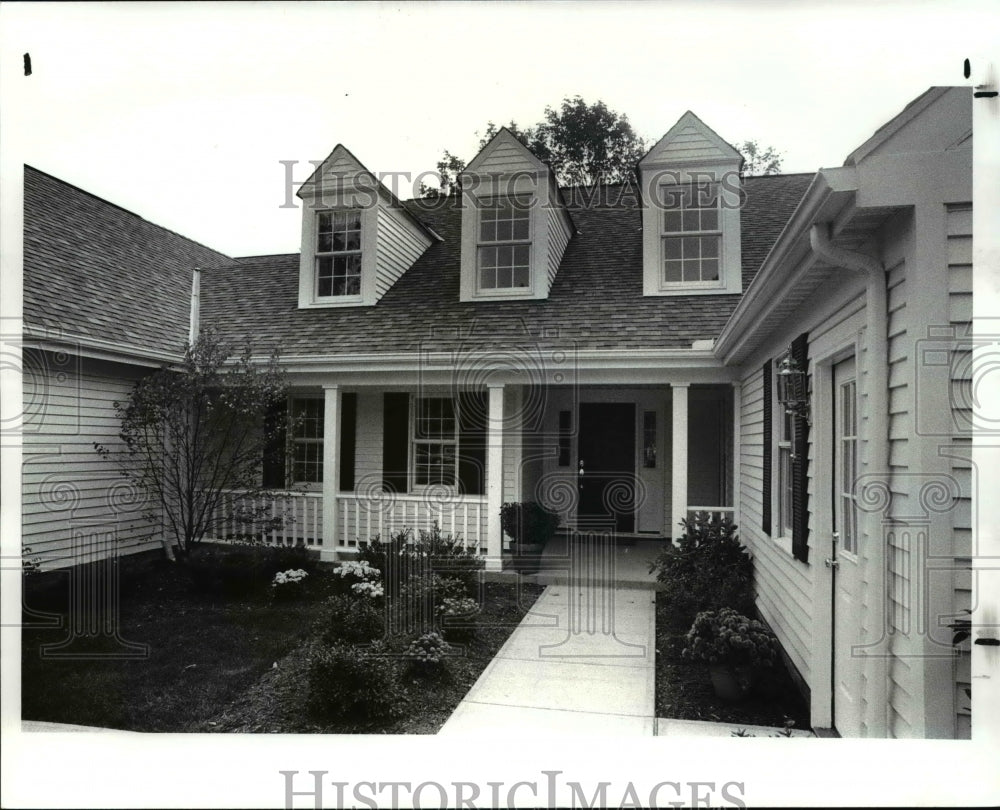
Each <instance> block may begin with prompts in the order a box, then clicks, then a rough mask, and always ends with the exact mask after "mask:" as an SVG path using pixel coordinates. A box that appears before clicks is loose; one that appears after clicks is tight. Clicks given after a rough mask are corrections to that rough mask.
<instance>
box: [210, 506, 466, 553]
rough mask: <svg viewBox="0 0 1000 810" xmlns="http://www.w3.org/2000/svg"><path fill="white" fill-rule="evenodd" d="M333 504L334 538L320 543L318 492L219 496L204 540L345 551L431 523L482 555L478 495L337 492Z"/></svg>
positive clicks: (421, 529)
mask: <svg viewBox="0 0 1000 810" xmlns="http://www.w3.org/2000/svg"><path fill="white" fill-rule="evenodd" d="M336 500H337V537H336V538H329V537H328V538H326V542H324V534H323V494H322V493H320V492H276V493H271V494H270V495H261V496H257V497H255V498H247V497H246V494H245V493H244V492H239V491H230V492H225V493H223V495H222V500H221V502H220V503H219V506H218V508H217V511H216V516H217V517H216V530H215V531H214V532H212V536H210V537H207V538H206V539H208V540H236V539H241V538H254V539H256V540H259V541H262V542H265V543H271V544H276V545H299V544H304V545H306V546H311V547H315V548H318V549H327V550H335V549H342V550H346V549H355V548H357V546H358V542H359V541H365V540H370V539H371V538H372V537H375V536H376V535H379V536H381V537H382V538H386V537H388V536H389V535H391V534H394V533H396V532H400V531H403V530H404V529H411V530H412V531H414V532H419V531H428V530H430V529H431V528H432V527H433V525H434V523H435V522H436V523H437V524H438V526H440V527H441V531H442V533H444V534H446V535H447V534H450V535H452V536H453V537H455V538H457V539H460V540H461V542H462V545H463V547H465V548H473V549H480V550H481V551H482V552H483V553H485V551H486V498H485V497H483V496H455V497H445V498H439V497H435V496H433V495H394V494H391V493H376V494H375V495H365V494H363V493H353V492H341V493H339V494H338V495H337V499H336ZM241 507H242V508H241ZM248 512H252V513H255V514H257V515H258V519H257V520H244V519H241V518H240V514H241V513H242V514H244V515H245V514H247V513H248ZM268 518H275V520H268ZM277 518H280V519H281V520H278V519H277Z"/></svg>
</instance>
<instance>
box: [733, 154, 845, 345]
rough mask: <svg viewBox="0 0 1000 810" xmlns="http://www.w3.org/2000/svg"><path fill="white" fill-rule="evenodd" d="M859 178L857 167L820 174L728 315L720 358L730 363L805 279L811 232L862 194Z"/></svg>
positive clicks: (826, 170)
mask: <svg viewBox="0 0 1000 810" xmlns="http://www.w3.org/2000/svg"><path fill="white" fill-rule="evenodd" d="M857 187H858V177H857V170H856V169H854V168H837V169H820V171H818V172H817V173H816V177H814V178H813V181H812V183H810V185H809V188H808V189H806V193H805V195H804V196H803V198H802V201H801V202H800V203H799V205H798V207H797V208H796V209H795V211H794V212H793V213H792V216H791V218H790V219H789V220H788V222H787V223H786V224H785V227H784V228H783V229H782V231H781V233H780V234H779V235H778V238H777V239H776V240H775V243H774V245H773V246H772V247H771V250H770V252H769V253H768V254H767V257H766V258H765V259H764V262H763V264H761V267H760V270H759V271H758V272H757V275H756V276H755V277H754V280H753V281H752V282H751V283H750V286H749V287H748V288H747V290H746V291H745V292H744V294H743V298H741V299H740V302H739V304H737V306H736V309H735V310H734V311H733V314H732V315H730V316H729V320H727V321H726V324H725V326H723V327H722V332H721V334H720V335H719V339H718V340H717V341H716V343H715V354H716V356H717V357H719V358H720V359H721V360H722V361H723V362H724V363H727V364H728V363H730V362H732V361H733V358H734V357H735V356H736V355H737V353H738V351H739V350H740V348H741V347H742V346H743V345H744V344H745V343H746V341H747V340H748V339H749V338H750V337H751V336H752V335H753V333H754V331H755V329H756V327H757V324H759V323H760V321H761V318H762V316H763V315H764V314H766V313H767V312H768V311H769V310H771V309H772V308H773V307H774V306H775V305H776V304H777V303H778V302H779V301H780V300H781V298H782V297H783V294H784V293H785V292H786V291H787V289H786V288H787V287H788V285H789V283H790V282H792V281H794V279H795V278H797V277H798V276H800V275H801V273H796V272H795V270H796V269H799V270H802V267H801V264H802V260H803V256H805V257H806V262H807V263H809V264H811V263H812V262H811V260H810V259H809V256H810V251H809V229H810V228H811V227H812V225H813V223H814V222H818V221H828V220H829V218H830V217H831V216H833V214H834V213H835V212H836V211H838V210H840V209H841V208H842V207H843V206H844V205H846V204H847V203H848V202H850V200H851V198H853V196H854V195H855V194H856V193H857Z"/></svg>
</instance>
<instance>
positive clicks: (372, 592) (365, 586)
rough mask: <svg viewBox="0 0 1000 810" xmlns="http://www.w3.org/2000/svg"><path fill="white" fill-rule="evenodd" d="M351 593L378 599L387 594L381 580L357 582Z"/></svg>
mask: <svg viewBox="0 0 1000 810" xmlns="http://www.w3.org/2000/svg"><path fill="white" fill-rule="evenodd" d="M351 593H353V594H355V595H356V596H367V597H368V598H369V599H378V598H379V597H382V596H385V588H383V587H382V583H381V582H355V583H354V584H353V585H352V586H351Z"/></svg>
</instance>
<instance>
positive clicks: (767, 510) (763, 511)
mask: <svg viewBox="0 0 1000 810" xmlns="http://www.w3.org/2000/svg"><path fill="white" fill-rule="evenodd" d="M763 375H764V383H763V386H764V448H763V451H762V452H763V454H764V456H763V458H762V462H763V472H762V474H763V480H762V481H761V487H760V527H761V529H762V530H763V531H764V534H766V535H768V536H770V534H771V454H772V448H771V425H772V419H771V361H770V360H768V361H767V362H766V363H764V371H763Z"/></svg>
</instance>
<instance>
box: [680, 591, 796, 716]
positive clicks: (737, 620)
mask: <svg viewBox="0 0 1000 810" xmlns="http://www.w3.org/2000/svg"><path fill="white" fill-rule="evenodd" d="M685 642H686V643H685V646H684V650H683V652H682V653H681V654H682V655H683V657H684V658H687V659H688V660H690V661H697V662H700V663H703V664H708V667H709V673H710V675H711V678H712V686H713V688H714V689H715V694H716V695H718V696H719V697H720V698H722V699H723V700H740V699H742V698H743V697H745V696H746V694H747V692H749V691H750V687H751V685H752V683H753V678H754V676H755V674H756V673H757V672H759V671H760V670H764V669H770V668H772V667H774V665H775V664H776V662H777V661H778V640H777V639H776V638H775V636H774V633H772V632H771V631H770V630H768V628H767V627H766V626H765V625H764V624H763V622H759V621H757V620H756V619H750V618H747V617H746V616H744V615H743V614H742V613H739V612H738V611H736V610H733V609H732V608H721V609H719V610H706V611H703V612H702V613H699V614H698V615H697V616H696V617H695V620H694V623H693V624H692V625H691V629H690V630H689V631H688V634H687V636H686V638H685Z"/></svg>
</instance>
